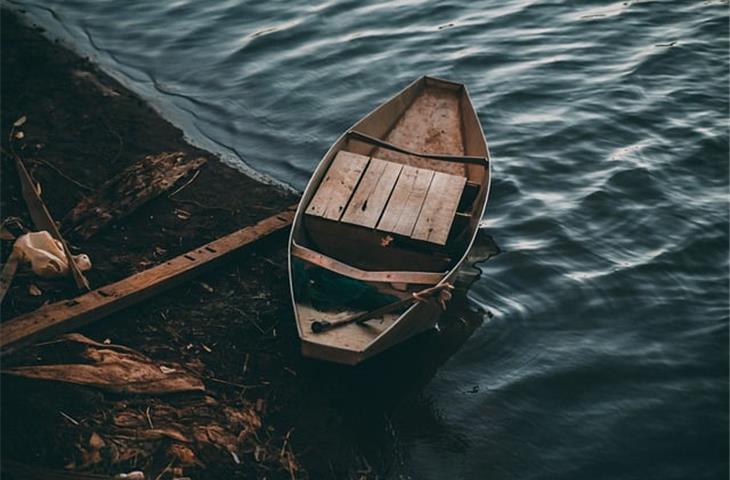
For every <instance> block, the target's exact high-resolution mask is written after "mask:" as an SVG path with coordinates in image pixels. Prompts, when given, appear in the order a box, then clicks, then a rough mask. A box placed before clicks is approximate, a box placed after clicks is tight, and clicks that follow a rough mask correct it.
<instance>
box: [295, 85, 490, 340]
mask: <svg viewBox="0 0 730 480" xmlns="http://www.w3.org/2000/svg"><path fill="white" fill-rule="evenodd" d="M488 175H489V166H488V152H487V146H486V142H485V140H484V135H483V133H482V129H481V126H480V124H479V120H478V118H477V116H476V114H475V112H474V109H473V107H472V104H471V101H470V99H469V96H468V93H467V91H466V89H465V88H464V87H463V85H461V84H457V83H452V82H448V81H445V80H440V79H434V78H430V77H423V78H421V79H419V80H417V81H416V82H414V83H412V84H411V85H410V86H408V87H407V88H406V89H404V90H403V91H401V92H400V93H399V94H398V95H396V96H395V97H393V98H392V99H391V100H389V101H388V102H386V103H385V104H383V105H381V106H380V107H378V108H377V109H376V110H375V111H373V112H372V113H370V114H369V115H367V116H366V117H365V118H363V119H362V120H360V121H359V122H358V123H357V124H355V125H354V126H353V127H352V128H351V129H350V130H349V131H348V132H346V133H345V134H344V135H343V136H342V137H341V138H340V139H339V140H338V141H337V143H335V144H334V145H333V146H332V148H331V149H330V151H329V152H328V153H327V154H326V155H325V158H324V159H323V160H322V162H321V163H320V166H319V167H318V168H317V170H316V171H315V173H314V175H313V177H312V180H311V182H310V185H309V186H308V188H307V190H306V192H305V194H304V197H303V198H302V207H303V211H302V212H300V218H299V221H297V222H295V225H294V231H293V234H292V245H291V248H292V251H291V255H292V261H293V262H295V263H296V264H295V265H293V276H294V277H297V276H298V275H299V276H302V272H304V273H305V274H304V275H303V277H302V278H306V281H305V282H304V284H302V283H301V282H299V283H300V284H299V285H295V286H294V287H295V288H294V292H295V295H296V297H297V298H295V302H296V303H297V309H298V313H299V315H298V316H299V317H300V320H301V319H302V317H304V318H310V317H311V318H314V317H316V316H321V315H322V314H323V312H329V315H331V316H332V318H335V319H336V318H337V317H338V316H341V315H343V314H345V312H352V311H358V310H362V309H365V310H367V309H372V308H374V307H377V306H379V305H382V304H386V303H387V302H388V301H389V300H392V299H398V298H404V297H406V296H409V295H410V293H412V292H414V291H417V290H419V289H422V288H426V287H428V286H432V285H435V284H437V283H439V282H440V281H442V280H443V279H444V277H445V276H446V275H447V273H448V272H449V271H450V270H451V269H453V267H455V266H456V265H458V263H459V262H460V261H461V259H462V257H463V255H464V254H465V252H466V250H467V248H468V247H469V245H470V243H471V241H472V239H473V236H474V234H475V231H476V229H477V228H478V224H479V221H480V219H481V213H482V210H483V206H484V203H485V201H486V195H487V193H488V192H487V191H488V185H489V178H488ZM312 269H315V270H317V271H318V272H319V271H321V270H325V272H324V273H325V274H326V275H329V276H330V277H332V279H331V281H332V282H333V283H332V286H330V288H328V287H327V286H326V285H322V284H323V283H326V282H324V281H322V279H321V278H320V279H318V281H313V280H312V278H311V277H312V276H316V275H313V273H314V272H312ZM307 272H308V274H307ZM320 273H321V272H320ZM320 276H321V275H320ZM343 282H344V283H343ZM348 282H351V283H352V285H351V288H352V289H353V290H358V288H359V287H357V286H356V283H355V282H357V285H361V286H362V285H365V286H367V287H369V289H368V291H369V292H370V293H369V294H368V295H369V297H368V295H366V297H367V299H366V301H363V302H361V303H363V305H357V302H350V301H349V299H348V295H349V293H352V296H353V297H357V295H356V294H355V292H349V290H348V288H343V285H347V284H348ZM295 283H297V282H295ZM373 288H374V290H372V289H373ZM313 290H317V292H313ZM371 290H372V291H371ZM343 292H344V293H343ZM318 294H319V295H318ZM318 296H319V297H321V299H327V298H330V297H332V298H334V299H336V303H338V305H334V304H333V305H326V303H327V302H324V303H322V304H319V305H318V302H317V301H316V297H318ZM373 296H380V297H382V298H372V297H373ZM320 303H321V302H320ZM330 303H334V302H330ZM343 305H346V308H344V307H343ZM391 317H392V318H391ZM389 318H390V320H391V321H392V320H394V319H395V318H397V314H396V315H385V316H384V318H383V322H381V327H382V329H385V328H387V327H388V325H387V324H388V323H389V322H388V319H389ZM373 323H375V322H373ZM368 325H370V324H368ZM373 328H374V331H373V332H371V334H368V335H365V337H366V338H365V339H364V340H363V341H365V340H368V339H369V340H372V338H373V335H375V336H377V334H378V333H379V331H380V330H382V329H381V328H377V327H373ZM345 330H350V329H349V328H347V329H345ZM360 330H366V329H362V328H361V329H360ZM327 335H328V336H330V335H334V336H335V337H336V336H338V335H340V333H337V332H334V331H333V332H328V333H327ZM339 340H342V339H336V338H334V337H333V341H339Z"/></svg>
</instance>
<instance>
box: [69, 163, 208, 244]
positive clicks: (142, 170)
mask: <svg viewBox="0 0 730 480" xmlns="http://www.w3.org/2000/svg"><path fill="white" fill-rule="evenodd" d="M205 162H206V160H205V158H202V157H199V158H195V159H192V160H189V159H187V158H185V154H184V153H182V152H166V153H160V154H157V155H148V156H146V157H144V158H143V159H142V160H140V161H139V162H136V163H135V164H134V165H132V166H130V167H128V168H126V169H125V170H124V171H123V172H122V173H120V174H119V175H117V176H116V177H114V178H112V179H111V180H109V181H107V182H106V183H104V184H103V185H102V186H101V188H100V189H99V190H98V191H97V192H96V193H94V194H93V195H91V196H89V197H86V198H84V199H82V200H81V201H80V202H79V203H78V204H77V205H76V206H75V207H74V208H73V209H72V210H71V211H70V212H69V213H68V214H67V215H66V216H65V217H64V218H63V222H62V226H63V230H64V231H65V232H68V233H73V234H74V235H76V236H78V237H79V238H82V239H88V238H90V237H91V236H93V235H95V234H96V233H97V232H99V231H100V230H101V229H103V228H104V227H105V226H107V225H108V224H110V223H111V222H114V221H116V220H119V219H121V218H124V217H126V216H127V215H129V214H130V213H132V212H134V211H135V210H137V209H138V208H139V207H140V206H142V205H143V204H144V203H146V202H148V201H150V200H152V199H153V198H155V197H157V196H158V195H160V194H162V193H164V192H165V191H166V190H168V189H169V188H171V187H172V186H173V185H175V183H176V182H177V181H178V180H180V179H181V178H182V177H183V176H185V175H186V174H188V173H189V172H191V171H193V170H197V169H199V168H200V167H201V166H202V165H203V164H204V163H205Z"/></svg>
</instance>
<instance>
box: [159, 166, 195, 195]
mask: <svg viewBox="0 0 730 480" xmlns="http://www.w3.org/2000/svg"><path fill="white" fill-rule="evenodd" d="M198 175H200V170H196V171H195V173H194V174H193V176H192V177H190V180H188V181H187V182H185V183H184V184H183V185H181V186H180V187H179V188H178V189H176V190H175V191H174V192H172V193H171V194H170V195H168V196H167V198H172V196H173V195H176V194H177V193H179V192H180V191H181V190H182V189H184V188H185V187H187V186H188V185H190V184H191V183H193V182H194V181H195V179H196V178H198Z"/></svg>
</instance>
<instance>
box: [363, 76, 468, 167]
mask: <svg viewBox="0 0 730 480" xmlns="http://www.w3.org/2000/svg"><path fill="white" fill-rule="evenodd" d="M460 97H461V93H460V92H458V91H452V90H447V89H443V88H435V87H427V88H426V89H425V90H424V91H423V93H422V94H421V95H420V96H418V97H417V98H416V99H415V100H414V101H413V104H412V105H411V106H410V107H409V108H408V110H406V111H405V113H404V114H403V116H402V117H401V118H400V119H399V120H398V122H397V123H396V125H395V126H394V127H393V129H392V130H391V131H390V133H388V135H387V136H386V138H385V140H386V141H387V142H389V143H392V144H393V145H398V146H399V147H403V148H407V149H409V150H413V151H416V152H424V153H444V154H449V155H464V140H463V137H462V125H461V105H460V102H459V99H460ZM372 155H373V156H374V157H377V158H382V159H384V160H391V161H395V162H400V163H405V164H408V165H412V166H414V167H421V168H427V169H429V170H435V171H438V172H444V173H450V174H452V175H460V176H466V166H465V165H463V164H459V163H449V162H441V161H438V160H430V159H425V158H420V157H414V156H411V155H404V154H401V153H397V152H393V151H390V150H385V149H381V148H379V149H376V150H375V151H374V152H373V154H372Z"/></svg>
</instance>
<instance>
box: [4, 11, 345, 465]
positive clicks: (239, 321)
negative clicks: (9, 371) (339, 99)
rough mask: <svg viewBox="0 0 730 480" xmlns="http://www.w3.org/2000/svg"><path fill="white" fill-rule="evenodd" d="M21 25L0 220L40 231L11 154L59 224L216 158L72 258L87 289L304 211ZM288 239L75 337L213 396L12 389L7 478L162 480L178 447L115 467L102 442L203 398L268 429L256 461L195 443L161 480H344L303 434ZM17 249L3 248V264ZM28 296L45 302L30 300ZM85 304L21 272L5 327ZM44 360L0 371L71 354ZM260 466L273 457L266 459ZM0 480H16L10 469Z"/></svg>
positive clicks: (64, 288)
mask: <svg viewBox="0 0 730 480" xmlns="http://www.w3.org/2000/svg"><path fill="white" fill-rule="evenodd" d="M23 22H24V19H23V18H22V13H21V14H20V15H19V14H17V13H11V12H9V11H7V10H3V11H2V45H3V49H2V81H1V88H2V102H3V108H2V147H3V152H4V153H3V161H2V204H1V208H2V217H3V218H7V217H10V216H15V217H18V218H20V219H21V221H22V222H23V224H24V225H26V226H31V225H32V222H31V220H30V218H29V216H28V214H27V212H26V208H25V205H24V202H23V199H22V195H21V193H20V187H19V183H18V181H17V174H16V172H15V167H14V165H13V162H12V161H11V159H10V158H8V157H9V155H7V154H8V152H10V151H15V152H17V153H18V154H19V155H20V156H21V157H22V158H23V159H24V161H25V162H26V164H27V165H28V167H29V169H30V171H31V173H32V175H33V177H34V178H35V179H36V180H37V181H38V182H40V184H41V185H42V188H43V198H44V200H45V202H46V203H47V205H48V206H49V209H50V211H51V214H52V215H53V216H54V218H56V219H60V218H62V217H63V216H64V215H65V213H66V212H68V211H69V209H71V208H72V207H73V206H74V205H75V204H76V203H77V202H78V201H79V200H80V199H81V198H82V197H83V196H84V195H85V194H88V193H89V192H90V191H93V189H94V188H95V187H98V186H99V185H100V184H101V183H102V182H103V181H105V180H106V179H108V178H111V177H112V176H113V175H115V174H117V173H119V172H120V171H121V170H123V169H124V168H125V167H127V166H128V165H131V164H132V163H133V162H135V161H138V160H139V159H140V158H141V157H143V156H145V155H150V154H157V153H160V152H166V151H177V152H183V153H184V154H186V155H187V156H188V157H189V158H194V157H198V156H202V157H205V158H206V159H207V164H206V165H205V166H204V167H203V168H202V169H201V171H200V174H199V176H198V177H197V178H195V180H194V181H193V182H192V183H190V184H189V185H188V186H187V187H185V188H184V189H183V190H181V191H180V192H179V193H176V194H175V195H174V196H173V197H171V198H168V196H166V195H163V196H161V197H159V198H157V199H155V200H153V201H151V202H149V203H148V204H146V205H145V206H143V207H142V208H141V209H139V210H138V211H136V212H135V213H133V214H132V215H130V216H129V217H127V218H125V219H124V220H122V221H120V222H118V223H116V224H114V225H113V226H112V227H111V228H108V229H106V230H104V231H103V232H102V233H100V234H98V235H97V236H95V237H93V238H91V239H89V240H87V241H72V242H71V243H72V249H73V250H74V251H75V252H85V253H87V254H88V255H89V256H90V257H91V259H92V262H93V265H94V266H93V269H92V270H91V271H90V272H88V278H89V280H90V282H91V285H92V288H95V287H99V286H103V285H105V284H108V283H110V282H113V281H116V280H119V279H122V278H124V277H126V276H128V275H130V274H133V273H135V272H138V271H141V270H144V269H146V268H149V267H150V266H154V265H155V264H158V263H161V262H163V261H165V260H166V259H168V258H172V257H174V256H176V255H180V254H182V253H184V252H186V251H188V250H190V249H192V248H195V247H197V246H199V245H202V244H204V243H206V242H209V241H211V240H214V239H216V238H218V237H220V236H222V235H224V234H227V233H230V232H231V231H234V230H236V229H239V228H242V227H244V226H247V225H250V224H253V223H255V222H256V221H258V220H260V219H262V218H265V217H267V216H270V215H272V214H274V213H276V212H277V211H280V210H282V209H283V208H285V207H286V206H288V205H290V204H292V203H294V202H295V201H296V197H295V196H294V195H293V194H291V193H290V192H285V191H282V190H280V189H278V188H276V187H273V186H271V185H264V184H262V183H260V182H258V181H255V180H253V179H251V178H249V177H247V176H246V175H244V174H242V173H240V172H238V171H236V170H233V169H232V168H230V167H228V166H226V165H224V164H222V163H221V162H220V161H219V160H218V159H216V158H215V157H214V156H213V155H211V154H209V153H208V152H205V151H202V150H200V149H197V148H195V147H193V146H191V145H189V144H187V143H186V142H185V141H184V139H183V136H182V133H181V132H180V130H178V129H177V128H175V127H174V126H172V125H171V124H169V123H168V122H167V121H165V120H163V119H161V118H160V117H159V116H158V115H157V114H156V113H155V112H154V111H153V110H152V109H151V108H150V107H149V106H147V105H146V104H145V103H144V102H143V101H141V100H140V99H139V98H138V97H136V96H135V95H134V94H132V93H130V92H129V91H127V90H125V89H124V88H123V87H122V86H121V85H119V84H118V83H117V82H116V81H114V80H113V79H111V78H110V77H108V76H107V75H105V74H104V73H103V72H101V71H99V70H98V69H97V68H96V67H95V66H94V65H93V64H91V63H89V62H88V61H87V60H85V59H82V58H79V57H77V56H76V55H75V54H74V53H72V52H70V51H69V50H67V49H65V48H64V47H63V46H61V45H58V44H56V43H53V42H51V41H49V40H47V39H46V38H45V37H43V35H42V32H41V31H40V29H38V28H34V27H30V26H25V25H24V23H23ZM22 116H25V117H26V118H27V120H26V122H25V124H23V125H22V127H19V128H18V129H17V130H20V131H22V132H23V138H22V139H18V138H13V139H12V140H11V139H9V134H10V129H11V128H12V125H13V123H14V122H15V121H16V120H17V119H18V118H20V117H22ZM181 211H183V212H184V214H182V215H181V214H180V212H181ZM285 235H286V234H285V233H278V234H275V235H274V236H272V237H271V238H267V239H265V240H263V241H262V242H259V244H257V245H255V246H254V247H253V248H248V249H246V251H245V252H244V253H243V254H242V255H240V258H239V259H238V260H237V261H236V262H231V263H229V264H227V265H226V266H223V267H219V268H217V269H216V270H214V271H213V272H211V273H210V274H208V275H206V276H204V277H200V278H199V279H197V280H194V281H192V282H188V283H186V284H184V285H183V286H181V287H178V288H176V289H174V290H172V291H170V292H168V293H166V294H163V295H159V296H157V297H155V298H153V299H152V300H149V301H146V302H144V303H142V304H140V305H139V306H136V307H134V308H131V309H128V310H126V311H123V312H121V313H119V314H116V315H113V316H111V317H108V318H105V319H103V320H100V321H97V322H96V323H94V324H92V325H90V326H88V327H86V328H84V329H82V330H81V332H82V333H83V334H84V335H86V336H87V337H89V338H92V339H94V340H97V341H99V342H102V341H104V340H107V341H110V342H113V343H114V344H120V345H126V346H129V347H132V348H134V349H135V350H137V351H139V352H141V353H143V354H144V355H146V356H148V357H149V358H151V359H153V360H155V361H159V362H174V363H175V364H178V365H184V366H188V367H190V368H194V369H195V371H196V373H198V374H199V375H200V376H201V378H203V379H204V381H205V385H206V392H205V394H204V395H198V394H195V395H193V394H178V395H172V396H170V395H168V396H160V397H155V396H137V397H135V396H131V397H130V396H129V395H123V396H120V395H114V394H109V393H106V392H103V391H100V390H98V389H94V388H91V387H81V386H74V385H71V384H65V383H53V382H41V381H32V380H27V379H20V378H13V377H8V376H3V379H2V392H1V393H2V458H3V462H4V463H5V465H8V462H20V463H22V464H25V465H29V466H32V467H34V468H49V469H52V470H55V471H61V470H66V471H68V472H76V475H81V474H82V472H84V473H97V474H108V475H114V474H118V473H123V472H128V471H132V470H143V471H145V473H147V474H148V475H157V474H158V473H159V472H161V471H163V470H164V467H165V466H166V465H165V464H166V463H167V462H168V460H170V459H172V458H173V457H174V455H172V456H171V454H170V446H171V444H174V443H175V442H174V441H170V440H169V438H168V439H163V440H161V441H152V442H147V443H144V442H142V441H141V440H140V441H139V442H138V443H139V444H140V445H141V446H140V449H139V452H138V453H137V454H136V456H134V457H133V458H131V459H126V460H119V454H118V452H117V451H116V450H118V448H117V449H116V450H115V449H114V448H110V447H111V446H112V443H113V441H114V439H113V438H112V439H111V440H110V439H109V438H107V433H108V432H109V431H111V430H110V429H112V428H113V427H114V418H115V414H116V413H119V412H125V411H127V410H133V411H151V415H152V418H151V420H154V417H155V415H156V413H155V412H158V411H162V410H164V408H163V407H165V408H168V407H169V408H173V409H178V410H179V409H182V408H183V406H184V405H187V404H190V403H200V402H201V398H202V399H213V400H210V401H214V402H215V405H214V406H212V407H211V408H209V409H208V410H206V411H205V412H204V413H203V414H204V415H207V417H205V418H207V419H208V420H210V421H211V422H213V421H219V422H220V423H222V424H223V425H224V426H225V427H226V428H227V423H230V422H227V420H230V419H227V418H226V416H225V415H222V414H221V412H223V411H224V410H225V411H228V410H229V409H230V410H236V411H238V412H246V411H251V412H254V413H253V414H254V415H255V416H257V417H259V419H260V421H261V423H262V426H261V427H260V428H258V430H257V431H256V432H255V436H256V438H251V439H249V440H250V442H249V441H248V440H247V441H246V442H243V443H247V444H248V448H246V447H244V445H241V449H240V455H239V458H238V459H234V458H232V456H230V455H228V456H227V455H225V449H224V448H202V447H201V448H198V445H197V444H196V445H190V449H191V450H193V452H194V454H195V456H196V459H195V462H193V461H188V462H187V463H188V464H187V465H186V464H185V463H186V459H185V458H182V459H180V458H177V459H176V460H174V461H173V464H174V465H173V467H174V468H179V470H176V471H175V472H172V470H170V471H168V472H167V473H165V474H164V475H163V477H161V478H172V476H173V473H175V474H182V475H183V476H190V477H192V478H290V477H291V475H292V473H293V474H294V475H295V476H296V478H322V476H321V475H323V474H325V473H327V474H328V475H332V474H333V473H334V474H335V475H336V476H337V477H339V476H340V475H344V476H347V475H348V471H349V470H350V466H349V465H348V464H349V462H350V460H351V458H349V456H347V455H344V456H343V455H339V458H338V456H336V455H333V456H331V458H329V459H327V460H324V459H323V458H322V456H321V453H322V452H321V450H320V448H318V447H317V446H312V442H311V437H312V436H316V435H318V433H315V434H314V435H309V436H310V439H307V438H306V437H305V435H307V428H308V427H306V426H305V427H302V426H301V423H302V422H301V421H299V419H298V418H297V416H298V412H297V410H298V406H297V403H298V402H297V401H296V400H295V399H296V398H297V391H298V390H299V389H301V388H303V386H302V385H301V383H302V382H301V381H300V380H298V372H297V369H298V365H297V364H298V363H299V364H300V363H301V362H302V361H301V359H300V358H299V357H298V345H297V338H296V331H295V329H294V326H293V323H292V322H291V313H290V311H289V308H290V307H289V304H288V289H287V287H286V284H287V276H286V270H285V248H284V247H285ZM11 245H12V242H8V241H4V242H3V245H2V247H3V249H2V253H3V262H4V261H5V259H6V258H7V255H8V253H9V251H10V247H11ZM31 285H33V286H35V287H37V288H38V289H39V290H40V291H41V292H42V293H41V295H38V296H34V295H31V294H30V293H29V289H30V287H31ZM76 294H77V293H76V290H75V287H73V284H72V282H70V281H65V280H52V281H48V280H40V279H38V278H37V277H34V275H32V274H31V273H23V272H21V273H19V274H18V275H17V276H16V278H15V279H14V281H13V284H12V286H11V287H10V289H9V291H8V294H7V296H6V297H5V300H4V302H3V305H2V320H3V321H7V320H9V319H11V318H13V317H15V316H17V315H19V314H22V313H25V312H29V311H32V310H34V309H36V308H38V307H39V306H41V305H43V304H45V303H49V302H54V301H58V300H61V299H66V298H72V297H73V296H75V295H76ZM49 348H50V347H42V346H41V347H33V348H28V349H24V350H22V351H21V352H18V354H15V355H12V356H10V357H8V358H4V359H3V367H4V368H7V367H10V366H15V365H34V364H42V363H44V362H47V361H49V359H56V360H58V359H64V358H65V357H66V356H67V355H69V354H70V352H69V351H68V350H69V348H70V347H63V348H60V349H58V348H57V349H54V350H53V351H50V350H49ZM150 407H151V408H150ZM60 412H63V413H60ZM194 415H196V414H193V416H194ZM217 417H220V418H217ZM211 418H212V419H211ZM179 420H180V422H181V423H185V421H186V419H185V418H180V419H179ZM159 421H164V419H162V420H159ZM191 421H192V420H191ZM305 423H306V422H305ZM239 427H240V426H239ZM314 428H317V427H316V426H315V427H314ZM300 431H301V432H302V433H301V434H300ZM230 433H232V434H233V435H237V434H238V433H239V432H236V431H232V432H230ZM92 434H97V435H98V436H100V437H101V438H102V439H103V443H104V447H102V448H101V449H98V450H99V451H98V452H94V451H92V450H93V448H92V447H93V445H92V446H91V447H90V445H89V443H90V439H91V438H92V437H91V436H92ZM322 435H323V436H324V437H327V436H329V434H328V433H327V432H323V433H322ZM95 438H97V437H95ZM239 440H240V439H239ZM335 440H337V441H339V439H335V438H333V439H332V441H335ZM285 442H286V444H287V445H286V446H285V445H284V444H285ZM91 443H93V442H91ZM213 443H215V442H213ZM219 443H221V442H219ZM326 443H327V440H325V441H323V442H322V441H321V442H319V445H323V446H324V445H326ZM183 444H184V442H183ZM208 447H209V446H208ZM257 449H259V451H257ZM285 450H286V452H291V456H290V453H286V455H285V456H286V457H287V458H286V461H283V459H282V458H273V457H275V455H274V453H272V452H277V451H281V452H284V451H285ZM221 451H223V453H221ZM90 453H91V454H93V455H92V457H89V454H90ZM115 453H116V454H117V455H116V457H115V456H114V454H115ZM97 454H98V456H96V455H97ZM267 454H268V455H269V457H272V458H262V457H266V455H267ZM178 457H179V456H178ZM290 458H291V461H292V463H293V464H294V468H292V467H291V466H290V465H289V459H290ZM90 460H91V461H90ZM187 460H189V459H187ZM236 460H238V462H239V463H237V462H236ZM175 465H176V466H175ZM4 473H5V474H6V475H8V478H12V476H13V473H12V471H9V470H7V468H5V467H4ZM25 474H26V473H24V474H23V475H25ZM47 474H48V473H47V472H42V471H41V473H39V474H38V475H47ZM150 478H154V476H152V477H150Z"/></svg>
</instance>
